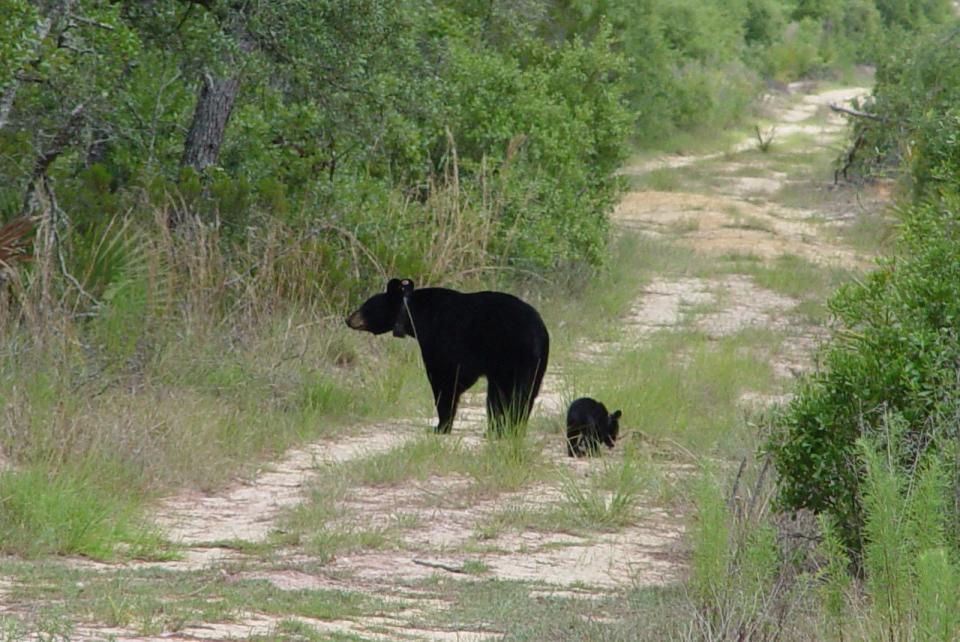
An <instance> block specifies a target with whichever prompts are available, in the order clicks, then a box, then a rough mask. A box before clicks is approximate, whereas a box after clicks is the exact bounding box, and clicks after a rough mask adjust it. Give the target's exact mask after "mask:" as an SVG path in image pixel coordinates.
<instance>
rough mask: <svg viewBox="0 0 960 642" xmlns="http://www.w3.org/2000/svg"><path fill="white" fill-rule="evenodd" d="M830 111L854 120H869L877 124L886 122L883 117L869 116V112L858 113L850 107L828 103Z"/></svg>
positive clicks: (858, 111)
mask: <svg viewBox="0 0 960 642" xmlns="http://www.w3.org/2000/svg"><path fill="white" fill-rule="evenodd" d="M830 109H832V110H833V111H836V112H840V113H841V114H847V115H848V116H854V117H856V118H869V119H870V120H876V121H878V122H883V121H884V120H886V119H885V118H884V117H883V116H880V115H878V114H871V113H870V112H866V111H860V110H859V109H853V108H851V107H844V106H843V105H838V104H837V103H830Z"/></svg>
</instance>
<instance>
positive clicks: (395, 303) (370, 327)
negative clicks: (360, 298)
mask: <svg viewBox="0 0 960 642" xmlns="http://www.w3.org/2000/svg"><path fill="white" fill-rule="evenodd" d="M411 293H413V281H411V280H410V279H390V281H389V282H388V283H387V290H386V292H382V293H380V294H375V295H373V296H372V297H370V298H369V299H367V300H366V301H365V302H364V304H363V305H361V306H360V309H359V310H357V311H356V312H354V313H353V314H351V315H350V316H348V317H347V319H346V321H347V325H348V326H350V327H351V328H353V329H354V330H364V331H366V332H372V333H373V334H383V333H385V332H389V331H390V330H393V335H394V336H396V337H405V336H407V335H412V334H413V332H412V329H411V327H410V320H409V313H408V312H407V306H406V304H405V303H404V300H405V299H407V298H408V297H409V296H410V294H411Z"/></svg>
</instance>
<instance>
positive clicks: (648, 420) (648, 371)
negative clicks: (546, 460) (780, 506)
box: [583, 330, 780, 454]
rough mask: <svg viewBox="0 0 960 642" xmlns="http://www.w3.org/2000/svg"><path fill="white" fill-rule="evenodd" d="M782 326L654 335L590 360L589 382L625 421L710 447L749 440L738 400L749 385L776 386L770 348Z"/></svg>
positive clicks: (703, 449) (732, 448) (728, 448)
mask: <svg viewBox="0 0 960 642" xmlns="http://www.w3.org/2000/svg"><path fill="white" fill-rule="evenodd" d="M779 340H780V337H779V335H777V334H776V333H770V332H767V331H763V330H744V331H741V332H739V333H737V334H734V335H731V336H727V337H722V338H720V339H717V340H711V339H710V338H708V337H707V336H706V335H704V334H702V333H700V332H696V331H690V330H688V331H678V332H671V333H661V334H658V335H655V336H654V337H653V339H652V340H651V341H650V342H649V344H648V345H646V346H644V347H641V348H640V349H638V350H636V351H632V352H624V353H621V354H619V355H616V356H615V357H614V358H613V359H612V360H611V363H608V364H604V365H603V367H597V366H592V367H591V366H590V365H589V364H587V365H585V366H584V373H583V378H584V385H585V388H586V389H589V390H591V391H593V393H594V395H595V396H596V398H598V399H601V400H602V401H603V402H604V403H605V404H606V405H607V406H608V407H612V408H620V409H622V410H623V419H622V420H621V426H625V427H626V428H627V430H626V433H627V434H629V432H630V431H631V430H637V431H640V432H642V433H643V434H645V435H647V436H649V437H653V438H655V439H668V440H672V441H676V442H679V443H680V444H682V445H683V446H684V447H685V448H687V449H690V450H692V451H694V452H697V453H702V454H707V453H710V452H715V451H718V450H719V451H721V452H726V453H731V454H732V453H735V452H738V451H739V449H740V448H742V447H744V445H745V443H744V438H745V436H744V435H743V429H742V417H741V416H740V412H739V410H738V406H737V401H738V399H739V397H740V395H741V394H743V393H744V392H746V391H748V390H749V391H756V392H775V391H777V390H778V389H779V385H778V384H777V383H776V382H775V381H774V378H773V375H772V372H771V366H770V363H769V356H770V354H771V352H772V351H773V350H774V349H775V347H776V346H777V345H778V344H779Z"/></svg>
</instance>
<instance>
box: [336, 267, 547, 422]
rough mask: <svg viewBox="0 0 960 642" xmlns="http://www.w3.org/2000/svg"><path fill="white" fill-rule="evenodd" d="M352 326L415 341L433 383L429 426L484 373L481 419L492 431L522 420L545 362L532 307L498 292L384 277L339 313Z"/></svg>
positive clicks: (542, 329) (443, 418) (451, 411)
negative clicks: (383, 284)
mask: <svg viewBox="0 0 960 642" xmlns="http://www.w3.org/2000/svg"><path fill="white" fill-rule="evenodd" d="M347 325H348V326H350V327H351V328H353V329H354V330H365V331H367V332H372V333H373V334H383V333H385V332H389V331H391V330H392V331H393V336H395V337H408V336H409V337H413V338H415V339H416V340H417V343H419V344H420V354H421V355H423V365H424V366H425V367H426V369H427V378H428V379H429V380H430V387H431V388H433V399H434V403H435V404H436V407H437V415H438V416H439V422H438V423H437V432H440V433H448V432H450V429H451V427H452V426H453V417H454V415H456V412H457V402H458V401H459V400H460V395H461V394H462V393H463V392H464V391H465V390H466V389H467V388H469V387H470V386H472V385H473V384H474V383H476V381H477V379H478V378H480V377H481V376H484V377H486V378H487V421H488V424H489V426H490V427H491V429H492V430H493V431H494V432H496V433H500V432H501V431H502V430H503V428H504V427H505V426H509V425H516V424H522V423H523V422H526V420H527V417H528V416H529V414H530V410H531V409H532V408H533V401H534V399H536V398H537V393H539V392H540V383H541V381H543V373H544V372H545V371H546V369H547V356H548V353H549V350H550V336H549V335H548V334H547V328H546V326H545V325H544V324H543V319H541V318H540V314H539V313H538V312H537V311H536V310H535V309H534V308H533V307H532V306H530V305H529V304H527V303H524V302H523V301H521V300H520V299H518V298H517V297H515V296H512V295H510V294H505V293H503V292H473V293H463V292H457V291H456V290H448V289H446V288H423V289H419V290H416V289H414V287H413V281H411V280H410V279H403V280H400V279H391V280H390V282H389V283H387V290H386V292H383V293H381V294H377V295H374V296H372V297H370V298H369V299H367V301H366V302H365V303H364V304H363V305H362V306H360V309H359V310H357V311H356V312H354V313H353V314H351V315H350V316H349V317H347Z"/></svg>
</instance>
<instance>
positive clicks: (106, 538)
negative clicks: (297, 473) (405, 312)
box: [0, 184, 495, 556]
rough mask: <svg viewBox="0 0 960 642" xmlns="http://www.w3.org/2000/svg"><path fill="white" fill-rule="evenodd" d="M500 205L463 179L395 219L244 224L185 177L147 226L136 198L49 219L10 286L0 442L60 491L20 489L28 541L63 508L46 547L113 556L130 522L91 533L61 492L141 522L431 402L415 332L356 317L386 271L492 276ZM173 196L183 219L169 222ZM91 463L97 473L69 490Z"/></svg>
mask: <svg viewBox="0 0 960 642" xmlns="http://www.w3.org/2000/svg"><path fill="white" fill-rule="evenodd" d="M489 206H492V204H489V203H484V202H482V200H481V201H479V202H472V201H471V200H470V199H469V198H468V197H467V196H466V195H464V194H462V193H460V192H459V191H458V188H457V186H456V184H451V185H447V186H439V187H438V189H436V190H434V191H433V192H432V194H431V196H430V197H429V199H428V200H427V202H426V203H415V202H412V201H408V200H404V199H400V198H397V199H396V200H393V201H391V202H390V203H388V208H389V209H388V210H387V211H386V212H382V213H378V220H379V218H381V217H382V219H383V221H386V223H385V224H384V225H381V226H373V225H369V224H368V225H367V228H369V229H367V228H364V226H363V225H361V224H360V223H359V222H355V223H356V224H355V225H354V226H353V227H352V228H351V227H348V226H347V225H346V224H343V225H341V224H333V223H329V224H321V225H319V226H318V227H316V228H315V229H314V230H312V232H310V233H309V234H303V233H299V232H295V231H294V230H293V229H292V228H288V227H286V226H285V225H283V224H281V223H277V222H270V223H264V224H263V225H262V226H260V227H257V228H250V229H249V230H248V231H247V237H246V240H245V242H244V243H241V244H238V243H236V242H235V239H234V240H231V242H229V243H228V242H226V241H225V239H224V238H223V235H224V233H225V231H224V230H223V229H222V228H220V227H219V225H218V224H217V223H216V222H213V223H211V222H202V221H200V220H198V219H197V218H196V217H194V216H192V215H191V214H190V212H189V211H186V210H185V208H186V206H185V205H184V203H183V202H182V201H180V200H178V199H177V198H173V197H171V198H170V199H168V200H167V201H166V203H165V205H164V206H163V207H160V208H157V209H155V210H154V211H152V212H150V213H149V214H150V215H149V216H145V215H144V213H142V212H141V213H138V216H137V217H136V218H137V220H140V221H142V220H145V219H149V220H152V221H153V223H152V224H150V225H146V226H145V227H138V226H137V225H136V224H134V223H133V222H132V221H133V220H134V219H133V217H131V218H129V219H115V220H113V221H109V222H108V223H106V224H104V225H101V226H96V227H95V228H92V229H87V230H74V231H73V235H72V236H71V235H69V234H67V233H66V231H65V230H63V229H59V230H58V234H57V235H51V234H50V233H49V229H50V228H49V227H48V226H47V225H48V224H47V223H43V222H42V223H41V224H40V226H39V227H40V229H39V231H38V233H37V238H36V240H35V247H34V253H35V254H36V255H37V260H36V261H35V262H34V264H33V265H31V266H25V265H23V264H20V265H18V266H15V267H16V270H15V271H13V272H12V273H11V275H10V278H9V279H7V280H6V281H4V283H3V287H4V300H5V301H6V304H5V305H4V306H0V310H2V312H3V316H2V318H0V337H2V341H3V345H4V346H5V349H4V350H3V351H2V352H0V404H2V407H3V409H4V412H3V413H2V414H0V453H2V455H3V458H4V459H9V460H10V462H11V464H12V467H13V468H12V470H11V471H8V472H7V473H5V475H4V484H5V487H6V488H8V489H20V488H22V487H24V485H26V486H29V487H33V488H35V489H36V492H38V493H46V492H47V491H48V490H49V493H48V495H47V496H48V499H49V502H51V506H52V508H51V510H49V511H41V512H38V513H36V514H27V512H26V511H27V510H28V508H29V507H28V506H27V505H26V504H24V503H22V502H14V501H13V499H10V501H9V502H8V503H7V504H6V506H5V514H4V518H5V520H6V522H7V524H8V526H9V524H11V523H16V524H17V529H18V532H20V533H21V534H22V536H21V535H18V536H17V538H18V541H23V542H28V541H30V540H31V538H32V536H31V534H30V533H31V532H33V533H40V532H41V531H43V530H44V529H52V530H56V529H57V528H60V529H61V531H62V532H61V533H60V534H59V535H56V536H51V537H49V538H45V539H44V538H40V537H39V536H38V537H36V538H34V539H36V540H37V541H38V542H39V541H40V540H41V539H43V541H44V544H42V545H39V544H38V548H37V549H36V550H48V551H50V552H61V553H65V552H79V551H83V552H86V553H87V554H91V555H94V556H105V555H107V554H108V553H107V551H108V550H110V549H111V548H112V547H113V548H116V546H115V545H116V544H118V543H121V542H122V541H126V540H129V539H131V536H130V535H129V534H126V533H125V531H124V529H123V528H121V527H120V526H118V525H117V524H119V522H116V523H114V521H113V520H109V519H108V520H105V521H102V523H101V526H103V528H102V529H101V530H91V531H90V533H89V536H90V537H92V538H94V539H96V538H97V537H99V538H100V539H102V540H103V541H102V545H101V546H94V545H93V544H89V545H87V544H82V545H80V544H75V543H70V538H71V536H70V534H69V529H70V528H71V527H70V526H69V525H67V524H61V525H58V524H57V519H56V513H57V511H56V510H55V509H54V508H53V507H55V504H56V501H57V498H58V497H61V498H63V501H65V502H66V501H68V500H69V498H68V496H71V497H73V496H75V497H78V498H81V499H82V501H80V504H81V505H83V506H89V508H90V510H91V511H96V510H99V509H98V508H97V507H98V506H101V504H100V503H98V502H99V500H100V499H103V498H106V497H112V498H116V501H117V502H119V503H120V504H122V505H123V506H124V509H123V510H120V509H119V508H117V507H116V506H113V507H112V508H111V509H110V510H107V511H105V512H107V513H115V514H116V515H118V519H119V520H120V521H121V522H124V521H126V522H130V523H131V524H133V523H136V522H137V520H138V519H139V516H138V509H139V507H142V506H143V505H144V502H145V501H147V500H149V499H150V498H153V497H156V496H157V495H158V494H162V493H166V492H170V491H171V490H173V489H175V488H178V487H180V486H183V485H193V486H197V487H201V488H214V487H216V486H218V485H219V484H222V483H223V482H224V481H226V480H228V479H230V478H232V477H234V476H236V475H237V474H238V473H240V474H242V473H243V471H245V470H253V469H254V464H255V463H256V462H257V461H258V460H260V459H262V458H264V457H270V456H273V455H275V454H277V453H278V452H280V451H281V450H283V449H284V448H286V447H288V446H289V445H291V444H293V443H296V442H298V441H301V440H304V439H310V438H317V437H321V436H325V435H326V436H330V437H334V436H335V435H336V434H337V433H339V432H341V431H342V430H344V429H345V428H346V427H347V426H350V425H355V424H357V423H358V422H361V421H362V420H364V419H373V418H377V417H388V416H390V417H396V416H403V415H408V416H409V415H411V414H412V415H418V414H426V413H430V412H432V407H431V404H430V393H429V387H428V385H427V382H426V380H425V377H423V375H422V365H421V363H420V358H419V353H418V351H417V349H416V345H415V343H414V342H409V341H408V342H401V341H394V340H388V339H383V338H374V337H371V336H370V335H365V334H361V333H357V332H353V331H351V330H349V329H348V328H347V327H346V326H345V324H344V323H343V321H342V319H343V317H344V316H345V313H346V312H347V311H348V310H349V309H351V308H352V307H355V306H357V305H359V303H360V302H361V301H362V300H363V299H364V298H366V297H367V296H369V295H371V294H373V293H375V292H377V291H379V290H381V289H382V287H383V284H384V283H385V279H386V277H387V276H388V275H389V276H393V275H396V274H401V275H403V276H409V277H412V278H414V279H416V280H417V281H418V282H420V283H424V284H429V283H432V282H436V281H437V280H440V279H441V278H443V281H444V284H451V283H455V282H456V281H457V279H464V280H467V281H470V280H475V279H477V278H478V275H480V274H483V272H484V270H485V269H486V268H487V267H489V266H490V265H491V257H489V256H488V255H487V249H486V248H487V243H488V240H489V236H490V229H489V228H490V217H489V213H490V211H489V209H486V208H487V207H489ZM179 210H183V211H179ZM174 212H176V216H175V218H176V219H177V220H180V221H183V222H182V223H181V224H180V225H179V226H178V227H177V229H176V230H175V231H172V232H171V231H170V230H169V228H168V226H167V225H168V221H169V220H170V218H171V216H172V215H173V213H174ZM139 225H141V226H143V224H142V223H141V224H139ZM494 273H495V272H494ZM470 282H471V283H472V282H475V281H470ZM75 470H82V471H83V476H82V483H81V482H78V481H76V479H74V478H73V477H71V476H70V475H71V473H70V471H75ZM41 480H46V481H45V482H43V483H41ZM47 482H49V484H48V486H49V489H48V488H46V487H45V486H44V483H47ZM61 482H62V483H63V484H66V486H64V487H61V486H60V485H59V484H60V483H61ZM74 482H76V483H77V484H80V485H81V486H82V487H83V488H85V489H95V490H91V491H90V493H87V494H82V493H81V494H79V495H76V494H74V495H71V493H72V491H71V490H70V485H71V484H73V483H74ZM11 492H13V491H12V490H11ZM19 492H20V491H17V493H19ZM13 496H14V495H11V497H13ZM3 497H4V496H3V495H0V499H3ZM103 505H104V506H112V505H111V504H109V503H108V504H103ZM63 508H64V510H67V508H66V505H65V506H64V507H63ZM100 512H101V513H103V512H104V511H100ZM120 515H124V516H126V517H123V518H122V519H120V517H119V516H120ZM89 517H90V518H91V519H93V517H94V516H93V515H92V514H91V515H90V516H89ZM111 525H112V526H111ZM108 526H109V527H108ZM114 526H116V528H114ZM52 530H51V532H52ZM95 533H96V534H97V535H95ZM58 542H61V543H58ZM15 550H16V551H23V550H25V549H24V545H23V544H16V543H14V538H12V537H3V538H0V552H3V551H15ZM31 550H33V549H31Z"/></svg>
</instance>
